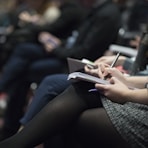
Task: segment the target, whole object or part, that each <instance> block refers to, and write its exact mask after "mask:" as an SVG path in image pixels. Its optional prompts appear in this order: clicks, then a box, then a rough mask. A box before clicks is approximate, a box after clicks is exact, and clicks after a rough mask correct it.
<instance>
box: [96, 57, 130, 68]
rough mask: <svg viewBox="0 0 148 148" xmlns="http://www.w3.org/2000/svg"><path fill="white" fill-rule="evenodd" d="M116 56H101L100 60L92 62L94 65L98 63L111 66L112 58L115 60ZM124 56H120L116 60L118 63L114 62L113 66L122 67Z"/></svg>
mask: <svg viewBox="0 0 148 148" xmlns="http://www.w3.org/2000/svg"><path fill="white" fill-rule="evenodd" d="M115 56H116V55H112V56H102V57H100V58H98V59H97V60H95V61H94V63H95V64H100V63H102V62H103V63H106V64H109V65H111V64H112V62H113V60H114V58H115ZM126 58H127V57H126V56H120V57H119V58H118V61H117V62H116V65H115V66H119V65H123V63H124V61H125V60H126Z"/></svg>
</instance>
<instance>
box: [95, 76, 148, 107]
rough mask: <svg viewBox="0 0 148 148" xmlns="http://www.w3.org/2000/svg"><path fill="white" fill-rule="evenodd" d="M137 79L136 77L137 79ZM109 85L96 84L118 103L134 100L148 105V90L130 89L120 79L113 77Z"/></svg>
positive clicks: (102, 91)
mask: <svg viewBox="0 0 148 148" xmlns="http://www.w3.org/2000/svg"><path fill="white" fill-rule="evenodd" d="M135 80H136V79H135ZM110 83H111V84H109V85H102V84H96V85H95V86H96V88H97V89H99V91H100V92H101V93H103V94H104V95H105V96H106V97H107V98H108V99H110V100H112V101H113V102H117V103H121V104H123V103H126V102H134V103H141V104H145V105H148V90H147V88H144V89H130V88H128V87H127V86H126V85H125V84H123V83H122V82H121V81H120V80H119V79H117V78H115V77H112V78H111V79H110Z"/></svg>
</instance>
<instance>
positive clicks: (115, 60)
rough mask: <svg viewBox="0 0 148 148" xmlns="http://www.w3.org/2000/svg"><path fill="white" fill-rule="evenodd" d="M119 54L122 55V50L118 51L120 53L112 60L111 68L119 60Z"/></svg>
mask: <svg viewBox="0 0 148 148" xmlns="http://www.w3.org/2000/svg"><path fill="white" fill-rule="evenodd" d="M119 56H120V52H118V53H117V55H116V57H115V59H114V60H113V62H112V64H111V66H110V67H111V68H112V67H114V66H115V64H116V62H117V60H118V58H119Z"/></svg>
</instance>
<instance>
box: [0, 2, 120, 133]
mask: <svg viewBox="0 0 148 148" xmlns="http://www.w3.org/2000/svg"><path fill="white" fill-rule="evenodd" d="M95 4H96V5H94V7H93V8H92V10H91V11H90V13H89V14H88V16H87V18H86V19H85V21H84V22H83V23H82V24H81V26H80V27H79V28H78V31H74V32H73V36H72V38H73V39H74V40H75V39H76V40H75V43H71V42H70V41H71V40H70V39H71V36H70V38H68V39H67V42H66V43H65V42H64V43H61V40H59V39H58V38H56V37H54V36H52V35H51V34H43V36H44V35H45V36H46V37H47V38H48V37H50V38H48V39H49V40H47V42H46V41H45V40H46V39H45V37H44V39H45V40H41V41H43V42H44V41H45V42H44V44H42V45H34V44H33V45H32V44H25V45H24V44H23V45H19V46H18V47H17V49H15V50H14V53H13V54H12V56H11V58H10V60H9V61H8V63H7V64H6V65H5V68H4V70H3V73H2V76H1V79H0V91H1V92H5V93H7V94H8V96H9V99H8V100H9V101H8V105H7V108H6V112H5V117H4V118H5V121H6V122H7V123H6V122H5V126H6V127H7V128H6V129H9V130H6V131H10V129H12V130H11V132H9V133H14V132H16V131H17V130H18V127H19V123H18V121H19V119H20V117H21V116H22V114H23V110H22V109H23V107H24V102H25V101H26V94H27V93H26V92H27V91H28V88H29V86H30V83H31V82H37V83H40V81H41V80H42V79H43V78H44V77H45V76H46V75H49V74H54V73H60V72H61V71H63V69H64V68H67V67H66V66H65V65H66V64H67V63H66V58H67V57H75V58H79V59H80V58H82V57H83V58H84V57H86V58H87V57H88V58H89V59H90V60H94V59H96V58H98V57H100V56H102V55H103V53H104V51H105V50H106V49H107V48H108V46H109V45H110V44H111V43H112V42H114V41H115V39H116V35H117V33H118V29H119V24H120V12H119V9H118V7H117V5H116V4H115V3H114V2H113V1H110V0H105V1H104V0H103V1H100V0H99V1H98V0H97V1H96V3H95ZM100 34H101V36H100ZM41 36H42V35H41ZM50 39H53V40H52V41H56V42H54V43H50V42H49V41H50ZM56 43H59V44H60V45H59V44H58V46H57V47H56V48H55V45H56ZM69 43H70V44H69ZM20 98H21V99H20ZM14 102H15V104H14ZM16 106H17V107H16ZM10 127H11V128H10Z"/></svg>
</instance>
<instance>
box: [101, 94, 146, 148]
mask: <svg viewBox="0 0 148 148" xmlns="http://www.w3.org/2000/svg"><path fill="white" fill-rule="evenodd" d="M102 103H103V106H104V108H105V109H106V111H107V114H108V116H109V118H110V120H111V121H112V123H113V125H114V127H115V128H116V129H117V131H118V132H119V134H120V135H121V136H122V137H123V138H124V139H125V140H126V141H127V142H128V143H129V144H130V145H131V147H133V148H148V105H143V104H138V103H131V102H128V103H125V104H124V105H121V104H118V103H114V102H112V101H110V100H108V99H106V98H105V97H102Z"/></svg>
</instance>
